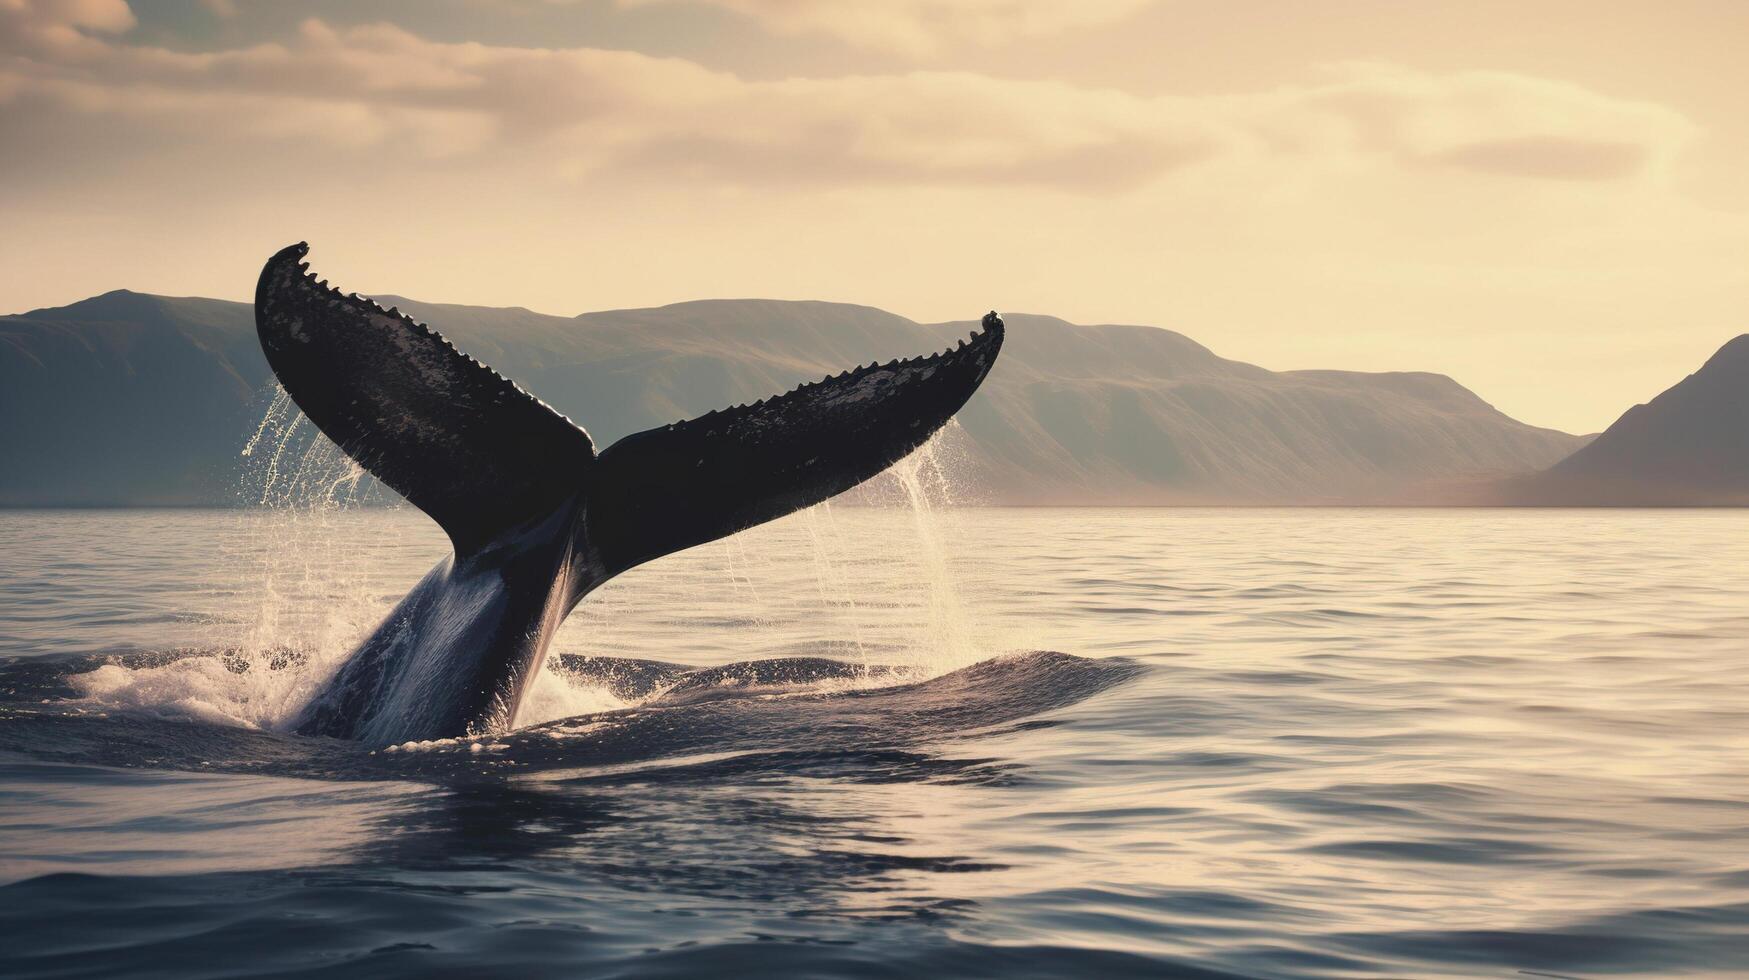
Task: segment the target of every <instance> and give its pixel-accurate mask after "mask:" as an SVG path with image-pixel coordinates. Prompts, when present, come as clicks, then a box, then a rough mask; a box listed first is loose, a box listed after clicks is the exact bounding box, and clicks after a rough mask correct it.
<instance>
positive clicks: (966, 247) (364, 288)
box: [0, 0, 1749, 431]
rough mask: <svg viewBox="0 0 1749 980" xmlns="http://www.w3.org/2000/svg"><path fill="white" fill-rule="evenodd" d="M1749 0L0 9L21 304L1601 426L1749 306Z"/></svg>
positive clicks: (4, 251)
mask: <svg viewBox="0 0 1749 980" xmlns="http://www.w3.org/2000/svg"><path fill="white" fill-rule="evenodd" d="M1746 38H1749V3H1740V2H1735V0H1666V2H1658V3H1651V2H1644V0H1452V2H1435V0H1319V2H1303V0H1198V2H1191V0H1078V2H1074V3H1068V2H1062V0H963V2H948V0H882V2H868V3H847V2H842V0H573V2H566V0H345V2H341V0H334V2H315V3H302V4H300V3H290V2H268V0H185V2H172V0H165V2H145V0H136V2H134V3H132V4H129V3H125V2H122V0H0V310H3V311H8V312H11V311H20V310H25V309H30V308H34V307H40V306H49V305H59V304H63V303H67V302H71V301H73V300H76V299H80V298H82V297H84V296H88V295H91V294H94V293H99V292H103V291H106V290H109V289H114V288H118V287H126V288H130V289H137V290H141V291H147V292H155V293H165V294H172V295H203V296H216V297H223V298H231V299H247V298H248V297H249V296H250V294H251V291H252V289H253V285H254V279H255V275H256V273H257V272H258V270H259V268H260V264H261V262H262V261H263V260H264V259H265V258H266V257H267V255H268V254H270V253H271V252H272V251H273V250H275V249H276V248H278V247H280V246H282V245H284V244H287V243H289V242H292V241H297V240H300V239H307V240H309V241H310V242H311V244H312V247H313V254H312V259H313V262H314V266H315V268H317V269H318V271H320V272H321V273H322V274H323V275H324V276H326V277H328V278H330V279H331V280H333V281H334V283H335V284H337V285H340V286H342V287H343V288H346V289H356V290H359V291H361V292H394V293H399V294H403V295H408V296H414V297H418V298H420V299H426V300H433V301H448V302H462V303H482V304H490V305H503V306H508V305H517V306H526V307H530V308H532V309H536V310H541V311H544V312H551V313H562V314H574V313H580V312H584V311H587V310H597V309H609V308H617V307H628V306H649V305H657V304H662V303H668V302H674V301H678V300H685V299H696V298H701V297H717V296H764V297H776V298H785V299H828V300H840V301H846V302H857V303H866V304H870V305H873V306H879V307H882V308H885V309H889V310H892V311H893V312H896V313H900V314H903V315H905V316H909V317H912V318H914V319H918V320H944V319H962V318H968V317H974V316H976V315H977V314H979V313H980V312H981V311H983V310H985V309H988V308H990V307H996V308H998V309H1003V310H1011V311H1026V312H1036V313H1051V314H1055V315H1058V316H1062V317H1065V318H1068V319H1071V320H1075V321H1078V322H1125V323H1149V324H1156V325H1160V326H1167V327H1171V328H1173V329H1176V330H1180V331H1182V332H1184V333H1186V334H1189V335H1190V336H1192V337H1194V338H1195V339H1197V340H1199V341H1201V342H1203V343H1205V344H1207V345H1208V346H1210V347H1212V348H1214V349H1215V350H1216V351H1217V352H1219V353H1221V354H1224V355H1226V356H1229V357H1235V358H1239V359H1242V360H1247V361H1252V362H1255V363H1257V364H1261V365H1263V366H1265V367H1269V368H1275V369H1287V368H1307V367H1339V368H1351V369H1359V370H1429V371H1438V372H1442V373H1446V374H1450V375H1452V376H1454V377H1456V378H1457V379H1458V380H1459V381H1461V382H1463V383H1464V384H1466V385H1468V386H1470V387H1471V388H1473V389H1475V390H1476V391H1477V392H1478V393H1479V394H1481V395H1482V397H1484V398H1486V399H1488V400H1489V401H1491V402H1492V403H1494V404H1495V405H1496V406H1498V407H1499V408H1501V409H1502V410H1504V411H1506V412H1508V413H1509V414H1512V415H1514V416H1516V417H1518V418H1521V419H1524V420H1525V421H1529V422H1533V423H1537V424H1541V425H1550V426H1555V427H1558V428H1564V429H1567V430H1569V431H1595V430H1597V429H1599V428H1602V427H1604V426H1605V425H1607V424H1608V423H1609V422H1610V421H1612V420H1613V419H1614V418H1615V417H1616V416H1617V415H1618V414H1620V412H1621V411H1622V410H1623V409H1625V408H1626V407H1627V406H1628V405H1630V404H1632V403H1634V402H1637V401H1643V400H1645V399H1647V398H1649V397H1650V396H1652V395H1653V394H1656V393H1657V392H1658V391H1660V390H1662V389H1663V388H1666V387H1668V386H1669V385H1671V384H1673V383H1674V382H1676V381H1677V380H1679V379H1680V378H1681V377H1682V376H1683V375H1685V374H1687V373H1688V372H1690V371H1692V370H1694V369H1695V368H1696V367H1698V366H1699V364H1700V363H1701V362H1702V361H1703V360H1704V359H1705V357H1706V356H1707V355H1708V354H1710V353H1711V352H1712V351H1713V350H1715V349H1716V348H1717V347H1718V346H1720V345H1721V344H1723V343H1724V342H1725V341H1726V340H1727V339H1729V338H1730V337H1732V336H1735V335H1736V334H1738V333H1741V332H1744V331H1745V330H1749V112H1746V111H1745V109H1746V105H1745V95H1744V93H1746V92H1749V58H1745V57H1744V56H1743V54H1744V47H1743V46H1744V41H1745V39H1746Z"/></svg>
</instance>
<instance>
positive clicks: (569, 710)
mask: <svg viewBox="0 0 1749 980" xmlns="http://www.w3.org/2000/svg"><path fill="white" fill-rule="evenodd" d="M262 401H263V402H264V407H263V409H262V416H261V421H260V423H259V425H257V426H256V428H255V430H254V431H253V432H252V433H251V434H250V435H249V437H248V439H247V440H246V441H245V442H244V444H243V445H242V447H241V450H240V456H239V463H240V465H239V472H238V491H237V492H238V504H239V505H240V506H239V507H238V508H237V510H236V511H235V512H234V513H232V514H229V515H226V517H225V519H226V520H228V521H229V522H231V523H232V532H231V533H230V534H228V535H226V536H224V538H223V543H222V544H221V545H220V546H219V550H218V553H215V554H213V555H212V562H213V564H214V566H215V567H216V568H217V569H219V570H220V574H219V575H217V576H215V579H216V580H218V581H220V582H223V583H225V587H224V591H223V592H222V593H219V594H216V595H214V596H213V600H212V603H211V609H212V610H213V611H212V613H211V615H210V617H209V618H208V619H207V621H205V622H204V623H202V624H201V626H200V629H199V630H198V639H197V641H196V642H195V643H194V644H193V645H195V646H198V647H200V648H202V649H203V651H205V652H209V653H210V652H213V651H222V652H223V655H222V656H218V657H214V656H196V657H187V658H184V659H181V660H177V661H174V662H171V663H167V664H163V665H160V666H153V667H140V668H136V669H128V668H124V667H122V666H119V665H111V666H106V667H103V668H101V669H99V670H97V671H95V672H92V673H89V674H84V675H80V677H81V679H80V681H79V682H78V683H79V685H80V687H81V689H82V690H83V691H84V692H85V694H86V695H87V697H88V698H90V699H91V700H93V701H94V702H97V703H99V704H102V705H104V706H107V707H123V708H127V709H130V710H142V711H147V712H154V713H159V714H167V715H173V716H177V717H190V718H196V719H199V720H204V721H211V722H219V723H225V724H241V725H246V726H250V727H258V728H277V727H281V726H282V725H284V724H285V723H287V722H289V721H290V720H291V719H293V718H294V717H295V716H296V715H297V713H298V710H299V709H300V708H301V707H302V706H303V704H305V703H306V702H307V701H308V700H309V698H311V697H312V696H314V695H315V694H316V693H317V692H318V691H319V690H320V689H321V688H322V686H323V685H324V684H325V683H326V682H327V680H328V678H329V677H330V676H331V675H332V674H333V672H334V671H335V670H336V669H337V668H338V667H339V665H340V664H341V663H342V662H343V661H344V660H345V658H346V656H347V655H348V654H349V653H350V652H351V651H352V650H354V649H355V648H356V647H357V645H358V643H359V642H361V641H362V640H363V639H364V637H365V636H367V635H368V633H369V631H370V630H372V629H373V628H375V626H376V625H377V624H378V623H379V622H381V620H382V618H383V617H384V616H385V615H386V614H387V613H388V611H389V610H390V609H391V608H392V607H393V604H394V603H395V601H396V600H398V599H399V597H400V596H401V595H402V594H403V593H404V592H405V591H406V589H407V588H409V587H411V586H412V585H413V583H414V582H415V581H417V578H418V575H419V574H420V573H422V572H423V571H424V570H425V568H428V567H429V566H430V564H431V563H434V562H436V561H437V560H438V559H440V558H441V557H442V556H443V554H444V551H445V549H446V548H447V542H445V541H444V540H443V537H442V534H441V532H439V531H438V530H437V529H436V528H435V526H433V525H431V524H430V523H429V522H428V521H425V520H423V519H422V518H418V517H416V516H414V513H413V512H411V511H408V512H407V516H406V519H404V520H402V519H396V520H388V521H385V520H382V519H381V516H382V512H381V510H380V508H378V507H374V506H373V507H365V506H363V505H365V504H392V503H394V498H393V497H392V495H390V494H388V493H387V492H386V491H385V490H383V489H382V488H381V487H379V486H378V485H376V484H375V483H374V481H372V480H371V478H370V477H369V476H368V475H367V474H366V473H365V472H364V471H363V470H362V469H361V468H360V467H359V466H358V465H357V464H356V463H354V462H353V461H352V460H351V459H350V458H349V457H347V456H346V455H345V454H344V453H343V452H341V451H340V449H339V448H338V447H336V446H335V445H334V444H333V443H332V442H331V441H329V440H328V439H327V438H326V437H324V436H323V435H322V434H321V433H320V432H318V431H317V430H316V428H315V427H314V426H313V425H311V424H310V423H309V422H308V420H306V419H305V418H304V416H303V415H302V413H300V412H299V411H298V410H297V407H296V406H295V405H294V404H293V403H292V402H291V399H290V398H289V397H288V396H287V395H286V394H285V392H284V391H282V390H280V389H279V388H277V387H274V388H273V389H271V390H270V391H269V392H264V394H263V397H262ZM954 438H955V433H954V432H953V431H952V429H951V428H950V429H949V430H944V432H943V433H941V434H938V435H937V437H936V438H935V439H933V440H931V441H930V442H929V443H927V444H926V445H924V446H923V447H922V448H920V449H919V450H918V451H917V452H915V453H913V454H912V455H911V456H910V457H908V458H907V459H905V460H902V461H901V462H900V463H898V464H897V465H896V466H894V467H893V469H892V470H891V471H890V472H889V473H887V474H884V475H882V476H881V477H879V478H877V479H876V480H874V481H871V483H870V484H868V485H867V486H866V487H864V488H863V489H861V490H860V491H858V492H856V493H855V494H853V495H851V497H850V499H849V501H848V502H841V503H839V504H837V505H836V506H835V505H833V504H831V503H825V504H821V505H819V506H817V507H814V508H810V509H808V510H805V511H803V512H801V513H798V514H795V515H791V516H790V517H788V518H785V519H783V520H780V521H777V522H774V523H773V524H770V525H766V526H762V527H758V528H753V529H750V530H748V531H746V532H743V533H741V534H736V535H732V536H730V537H728V538H725V539H723V540H721V541H717V542H714V543H712V544H709V545H705V546H703V547H700V548H695V549H692V550H690V551H687V552H683V553H681V554H678V555H674V556H670V557H668V558H665V559H662V560H660V561H656V562H653V563H651V564H650V565H648V566H645V567H643V568H639V569H636V570H634V571H632V572H630V573H628V574H627V575H625V576H622V577H621V578H619V579H616V580H614V581H612V582H609V583H608V584H607V585H606V586H604V587H603V588H601V589H599V590H597V591H596V592H595V593H594V594H593V595H591V596H590V597H588V598H587V599H586V600H585V601H584V602H583V603H582V604H581V605H580V606H579V607H578V608H577V610H576V611H575V612H574V613H573V614H572V616H571V618H570V620H568V621H567V622H566V624H565V625H564V627H563V628H562V629H561V630H560V631H559V633H558V635H557V637H556V638H555V641H554V644H553V647H552V656H551V657H550V658H549V660H548V663H547V665H546V667H545V669H543V670H542V671H541V672H540V673H539V674H538V675H537V677H536V680H535V683H534V686H533V688H532V689H531V690H530V691H529V693H528V695H527V696H526V698H525V700H524V703H523V705H522V707H521V710H520V711H519V712H518V715H517V719H516V720H517V724H518V725H521V726H526V725H530V724H537V723H540V722H544V721H550V720H553V719H556V718H563V717H571V716H574V715H580V714H587V713H592V712H597V711H604V710H612V709H616V708H621V707H625V706H626V702H624V701H622V700H620V699H619V698H617V697H615V696H614V695H613V694H612V693H610V692H609V691H608V690H607V689H606V688H605V687H602V686H600V685H599V684H598V683H597V682H592V681H586V680H584V679H582V678H577V677H574V676H571V675H569V674H567V673H566V672H564V671H562V670H561V669H559V668H558V664H557V661H558V657H559V656H560V655H561V654H581V655H592V656H612V657H632V658H640V659H651V660H669V661H678V662H682V663H686V664H692V665H697V666H711V665H719V664H725V663H732V662H738V661H748V660H761V659H767V658H773V657H786V656H815V657H827V658H831V659H833V660H839V661H847V662H851V663H856V664H862V665H867V666H882V667H895V668H898V670H897V671H896V672H895V671H882V672H878V673H873V674H870V675H868V676H867V677H866V678H865V679H864V680H861V681H852V682H846V681H843V680H838V681H832V682H826V683H827V685H828V686H832V685H837V686H842V685H844V684H846V683H852V684H856V685H859V686H860V685H863V684H869V685H874V684H881V685H885V684H892V683H895V682H896V681H911V680H923V679H926V678H929V677H934V676H938V675H940V674H943V673H946V672H948V671H951V670H954V669H957V668H959V667H963V666H966V665H968V664H971V663H974V662H976V661H978V660H982V659H985V658H987V657H989V656H991V655H992V654H994V653H997V652H1001V650H1003V649H1005V648H1007V647H1010V646H1014V644H1001V643H998V642H996V640H995V638H994V637H993V636H992V635H991V634H990V633H989V632H988V631H987V630H984V629H981V628H980V627H981V625H982V624H979V623H977V622H976V620H975V617H974V615H973V611H974V610H975V609H976V608H977V603H976V601H975V597H973V596H969V595H968V594H967V591H966V585H965V584H964V578H963V576H962V575H961V574H959V571H958V570H956V567H955V562H956V561H964V560H968V559H969V558H970V557H971V552H970V550H969V543H968V542H966V541H965V540H964V536H963V535H962V534H961V528H960V525H959V521H958V520H957V518H956V516H955V511H954V508H953V505H954V504H955V503H956V500H955V496H956V487H955V481H954V478H953V475H954V471H955V469H956V461H957V460H956V453H955V451H954V449H953V442H954ZM865 504H874V505H878V506H872V507H871V506H863V505H865ZM403 507H404V505H403Z"/></svg>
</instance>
